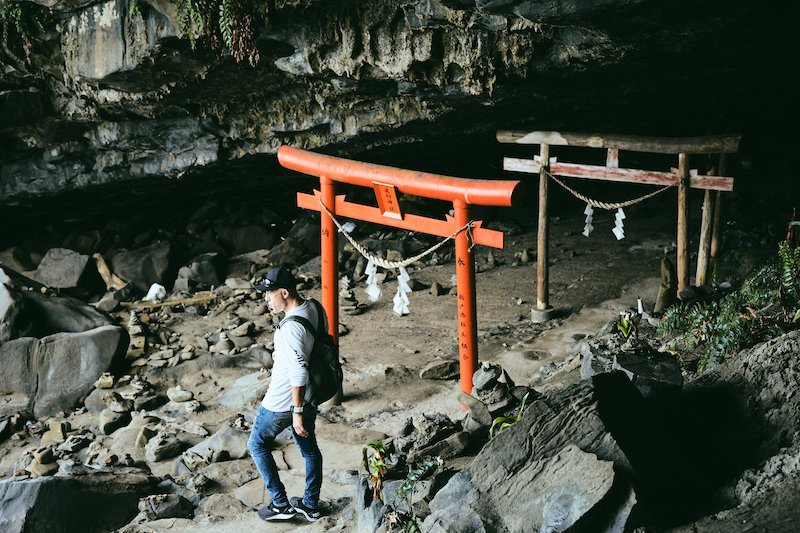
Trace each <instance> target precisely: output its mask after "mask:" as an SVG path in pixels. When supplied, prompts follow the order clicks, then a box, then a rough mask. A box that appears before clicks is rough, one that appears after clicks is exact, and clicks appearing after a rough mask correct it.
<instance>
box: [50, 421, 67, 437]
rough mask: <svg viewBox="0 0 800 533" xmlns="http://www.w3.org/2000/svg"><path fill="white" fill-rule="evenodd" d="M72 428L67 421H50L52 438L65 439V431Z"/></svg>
mask: <svg viewBox="0 0 800 533" xmlns="http://www.w3.org/2000/svg"><path fill="white" fill-rule="evenodd" d="M71 429H72V427H71V426H70V423H69V422H62V421H60V420H51V421H50V432H51V433H52V434H53V440H55V441H58V442H64V441H65V440H67V433H69V431H70V430H71Z"/></svg>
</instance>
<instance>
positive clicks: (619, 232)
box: [611, 207, 625, 241]
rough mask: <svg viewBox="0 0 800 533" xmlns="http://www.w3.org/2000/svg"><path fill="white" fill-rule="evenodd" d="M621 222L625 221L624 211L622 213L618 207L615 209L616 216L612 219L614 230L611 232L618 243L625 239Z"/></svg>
mask: <svg viewBox="0 0 800 533" xmlns="http://www.w3.org/2000/svg"><path fill="white" fill-rule="evenodd" d="M623 220H625V211H623V210H622V208H621V207H620V208H618V209H617V214H616V216H615V217H614V229H613V230H611V232H612V233H613V234H614V236H615V237H616V238H617V240H618V241H619V240H622V239H624V238H625V229H624V224H623V223H622V221H623Z"/></svg>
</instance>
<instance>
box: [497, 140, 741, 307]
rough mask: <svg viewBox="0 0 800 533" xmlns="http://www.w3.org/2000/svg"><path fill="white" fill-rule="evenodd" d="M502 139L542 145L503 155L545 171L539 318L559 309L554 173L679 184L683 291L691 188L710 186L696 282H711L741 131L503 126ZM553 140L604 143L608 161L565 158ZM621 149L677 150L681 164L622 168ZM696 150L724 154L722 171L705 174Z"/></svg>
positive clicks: (524, 168)
mask: <svg viewBox="0 0 800 533" xmlns="http://www.w3.org/2000/svg"><path fill="white" fill-rule="evenodd" d="M497 140H498V141H499V142H501V143H511V144H526V145H529V144H534V145H535V144H538V145H539V155H538V156H535V157H534V159H520V158H512V157H506V158H504V159H503V169H504V170H511V171H514V172H526V173H534V174H539V230H538V231H539V233H538V257H537V289H536V290H537V297H536V309H535V310H534V312H533V318H534V320H537V321H546V320H549V319H550V318H551V316H552V311H553V308H552V307H551V306H550V305H549V295H548V292H549V287H548V278H549V275H548V266H547V262H548V240H549V237H548V212H547V196H548V193H547V191H548V181H549V180H548V174H551V175H557V176H565V177H574V178H586V179H597V180H605V181H619V182H629V183H641V184H647V185H662V186H677V187H678V231H677V233H678V234H677V245H678V250H677V252H678V258H677V274H678V291H679V292H680V291H682V290H683V289H685V288H686V287H688V286H689V254H688V212H689V199H688V189H690V188H694V189H704V190H705V197H704V200H703V216H702V222H701V228H700V245H699V252H698V256H697V274H696V284H697V285H703V284H705V282H706V275H707V272H708V259H709V256H711V257H715V256H716V255H717V252H718V250H719V240H720V227H721V221H720V218H721V214H720V212H721V211H720V210H721V201H722V196H721V194H722V191H732V190H733V178H727V177H722V176H723V175H724V172H725V156H726V154H730V153H735V152H737V151H738V150H739V142H740V140H741V135H720V136H711V137H690V138H673V137H639V136H633V135H604V134H589V133H561V132H555V131H533V132H518V131H498V132H497ZM550 146H582V147H586V148H604V149H606V150H607V155H606V164H605V166H596V165H579V164H573V163H562V162H559V161H558V160H557V159H556V158H555V157H552V158H551V157H550ZM620 150H628V151H632V152H646V153H655V154H672V155H677V156H678V167H677V168H672V169H670V171H669V172H656V171H651V170H641V169H632V168H619V151H620ZM692 154H719V155H720V157H719V162H718V165H717V167H716V169H712V172H716V173H718V174H719V176H712V175H700V174H699V173H698V171H697V170H694V169H691V170H690V169H689V155H692ZM711 191H716V199H715V200H714V199H712V197H711ZM712 211H713V228H712Z"/></svg>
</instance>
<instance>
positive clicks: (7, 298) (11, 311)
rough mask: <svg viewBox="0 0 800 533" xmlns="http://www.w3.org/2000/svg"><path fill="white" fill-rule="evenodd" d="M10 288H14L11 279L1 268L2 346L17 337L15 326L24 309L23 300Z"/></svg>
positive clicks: (0, 312) (0, 340)
mask: <svg viewBox="0 0 800 533" xmlns="http://www.w3.org/2000/svg"><path fill="white" fill-rule="evenodd" d="M10 287H13V284H12V283H11V279H10V278H9V277H8V275H7V274H6V273H5V272H4V271H3V269H2V268H0V344H2V343H4V342H6V341H7V340H9V339H11V338H13V337H14V336H15V335H16V332H15V331H14V325H15V324H16V322H17V316H19V313H20V310H21V309H22V302H21V299H19V298H15V297H14V294H12V292H11V289H10Z"/></svg>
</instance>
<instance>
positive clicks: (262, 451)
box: [247, 405, 322, 509]
mask: <svg viewBox="0 0 800 533" xmlns="http://www.w3.org/2000/svg"><path fill="white" fill-rule="evenodd" d="M316 418H317V410H316V409H315V408H314V407H313V406H311V405H306V406H305V412H304V413H303V426H304V427H305V428H306V431H308V437H301V436H299V435H298V434H297V433H295V431H294V428H293V427H292V413H291V412H289V411H286V412H282V413H275V412H273V411H268V410H267V409H264V407H263V406H259V407H258V412H257V413H256V418H255V420H253V428H252V430H251V431H250V438H249V439H248V441H247V448H248V449H249V450H250V455H252V456H253V461H255V463H256V467H257V468H258V471H259V472H260V473H261V477H262V478H263V479H264V483H266V485H267V492H269V497H270V498H271V499H272V503H273V504H275V505H277V506H278V507H283V506H285V505H288V504H289V500H288V498H287V497H286V488H285V487H284V486H283V483H281V480H280V477H278V467H277V466H276V465H275V460H274V459H273V458H272V451H271V448H272V443H273V441H274V440H275V437H277V436H278V434H279V433H280V432H281V431H283V430H284V429H286V428H287V427H290V428H292V436H293V437H294V441H295V442H296V443H297V447H298V448H300V452H301V453H302V454H303V457H304V458H305V460H306V490H305V493H304V494H303V505H305V506H306V507H310V508H311V509H316V508H317V506H318V504H319V492H320V489H321V488H322V453H320V451H319V446H317V437H316V435H315V433H314V422H315V420H316Z"/></svg>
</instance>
